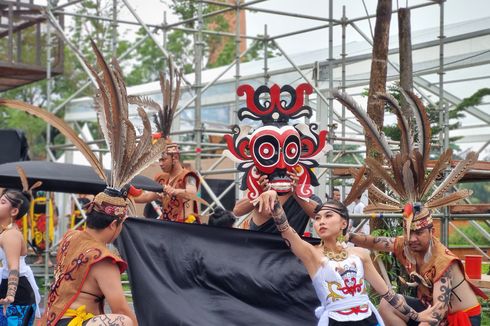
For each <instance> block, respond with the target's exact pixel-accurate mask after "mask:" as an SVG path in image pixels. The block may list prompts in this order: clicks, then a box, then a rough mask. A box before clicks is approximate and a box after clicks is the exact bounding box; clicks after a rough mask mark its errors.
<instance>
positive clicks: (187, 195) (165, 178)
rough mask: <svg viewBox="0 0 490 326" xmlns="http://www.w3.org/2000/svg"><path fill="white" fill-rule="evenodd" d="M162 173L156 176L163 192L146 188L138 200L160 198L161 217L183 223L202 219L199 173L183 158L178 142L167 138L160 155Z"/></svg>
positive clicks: (150, 200)
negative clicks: (199, 198)
mask: <svg viewBox="0 0 490 326" xmlns="http://www.w3.org/2000/svg"><path fill="white" fill-rule="evenodd" d="M158 162H159V164H160V168H161V169H162V172H163V173H161V174H158V175H157V176H156V177H155V180H156V181H157V182H158V183H160V184H161V185H162V186H163V192H162V193H155V192H144V193H142V194H141V195H140V196H138V197H136V198H135V202H137V203H149V202H152V201H156V200H161V202H162V205H161V207H157V209H156V211H157V213H158V214H159V217H158V219H162V220H165V221H174V222H181V223H200V220H199V211H198V207H197V202H196V201H195V200H193V199H192V198H195V197H196V196H197V190H198V188H199V177H198V176H197V175H196V173H194V172H192V171H190V170H188V169H186V168H184V167H183V166H182V163H181V162H180V152H179V146H178V145H177V144H175V143H172V142H171V141H170V139H169V138H167V147H166V149H165V151H164V152H163V153H162V156H161V157H160V159H159V161H158Z"/></svg>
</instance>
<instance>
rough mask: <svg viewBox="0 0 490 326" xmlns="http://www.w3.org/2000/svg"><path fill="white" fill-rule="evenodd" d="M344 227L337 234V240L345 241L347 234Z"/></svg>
mask: <svg viewBox="0 0 490 326" xmlns="http://www.w3.org/2000/svg"><path fill="white" fill-rule="evenodd" d="M343 230H344V229H342V232H341V233H340V234H339V235H338V236H337V242H339V243H342V242H345V236H344V232H343Z"/></svg>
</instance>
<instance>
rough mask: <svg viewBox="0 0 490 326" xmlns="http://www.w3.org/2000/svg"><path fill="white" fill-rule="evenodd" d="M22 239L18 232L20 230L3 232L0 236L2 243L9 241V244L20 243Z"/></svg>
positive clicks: (13, 229)
mask: <svg viewBox="0 0 490 326" xmlns="http://www.w3.org/2000/svg"><path fill="white" fill-rule="evenodd" d="M22 238H23V235H22V233H21V232H20V230H19V229H17V228H12V229H9V230H5V231H4V232H3V233H2V236H1V239H2V242H3V241H9V242H11V241H22Z"/></svg>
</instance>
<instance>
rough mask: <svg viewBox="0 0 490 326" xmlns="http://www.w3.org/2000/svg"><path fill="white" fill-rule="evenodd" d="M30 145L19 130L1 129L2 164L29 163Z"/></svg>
mask: <svg viewBox="0 0 490 326" xmlns="http://www.w3.org/2000/svg"><path fill="white" fill-rule="evenodd" d="M28 149H29V145H27V139H26V136H25V135H24V132H23V131H22V130H19V129H0V164H3V163H8V162H17V161H29V153H28Z"/></svg>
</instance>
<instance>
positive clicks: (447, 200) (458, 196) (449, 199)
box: [425, 189, 473, 208]
mask: <svg viewBox="0 0 490 326" xmlns="http://www.w3.org/2000/svg"><path fill="white" fill-rule="evenodd" d="M472 194H473V191H472V190H469V189H461V190H458V191H456V192H453V193H452V194H449V195H447V196H445V197H442V198H439V199H434V200H432V201H430V202H428V203H426V205H425V206H426V207H427V208H438V207H442V206H447V205H449V204H452V203H455V202H457V201H459V200H462V199H465V198H468V197H469V196H471V195H472Z"/></svg>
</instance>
